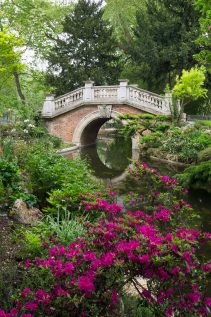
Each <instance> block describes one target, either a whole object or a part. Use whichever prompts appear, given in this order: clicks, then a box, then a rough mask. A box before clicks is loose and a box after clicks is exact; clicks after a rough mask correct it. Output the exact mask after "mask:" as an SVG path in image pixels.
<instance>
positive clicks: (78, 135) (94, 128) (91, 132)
mask: <svg viewBox="0 0 211 317" xmlns="http://www.w3.org/2000/svg"><path fill="white" fill-rule="evenodd" d="M120 114H121V113H120V112H117V111H111V114H110V116H109V117H103V116H102V113H101V112H100V111H99V110H97V111H93V112H91V113H89V114H87V115H86V116H85V117H83V118H82V119H81V120H80V121H79V123H78V124H77V126H76V128H75V131H74V133H73V138H72V142H73V143H74V144H76V145H78V146H85V145H90V144H94V143H95V142H96V139H97V135H98V132H99V130H100V128H101V126H102V125H103V124H104V123H105V122H107V121H109V120H111V119H118V117H119V115H120Z"/></svg>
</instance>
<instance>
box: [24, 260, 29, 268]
mask: <svg viewBox="0 0 211 317" xmlns="http://www.w3.org/2000/svg"><path fill="white" fill-rule="evenodd" d="M24 265H25V267H27V268H28V267H30V266H31V261H30V260H26V261H25V262H24Z"/></svg>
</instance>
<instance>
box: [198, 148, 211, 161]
mask: <svg viewBox="0 0 211 317" xmlns="http://www.w3.org/2000/svg"><path fill="white" fill-rule="evenodd" d="M198 158H199V161H209V160H211V147H208V148H206V149H204V150H202V151H200V152H199V154H198Z"/></svg>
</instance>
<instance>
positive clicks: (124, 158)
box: [97, 138, 132, 172]
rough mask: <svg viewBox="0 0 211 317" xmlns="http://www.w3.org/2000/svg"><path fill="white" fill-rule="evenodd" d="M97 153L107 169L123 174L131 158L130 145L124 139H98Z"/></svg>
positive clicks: (129, 142)
mask: <svg viewBox="0 0 211 317" xmlns="http://www.w3.org/2000/svg"><path fill="white" fill-rule="evenodd" d="M97 153H98V155H99V158H100V160H101V161H102V162H103V164H105V165H106V166H107V167H108V168H110V169H113V170H116V171H122V172H123V171H124V170H125V169H126V168H127V167H128V165H129V160H130V159H131V157H132V144H131V141H130V140H129V141H126V140H125V139H124V138H114V139H100V140H98V141H97Z"/></svg>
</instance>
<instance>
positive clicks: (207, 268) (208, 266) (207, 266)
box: [202, 263, 211, 272]
mask: <svg viewBox="0 0 211 317" xmlns="http://www.w3.org/2000/svg"><path fill="white" fill-rule="evenodd" d="M202 270H203V271H205V272H211V263H208V264H204V265H202Z"/></svg>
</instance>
